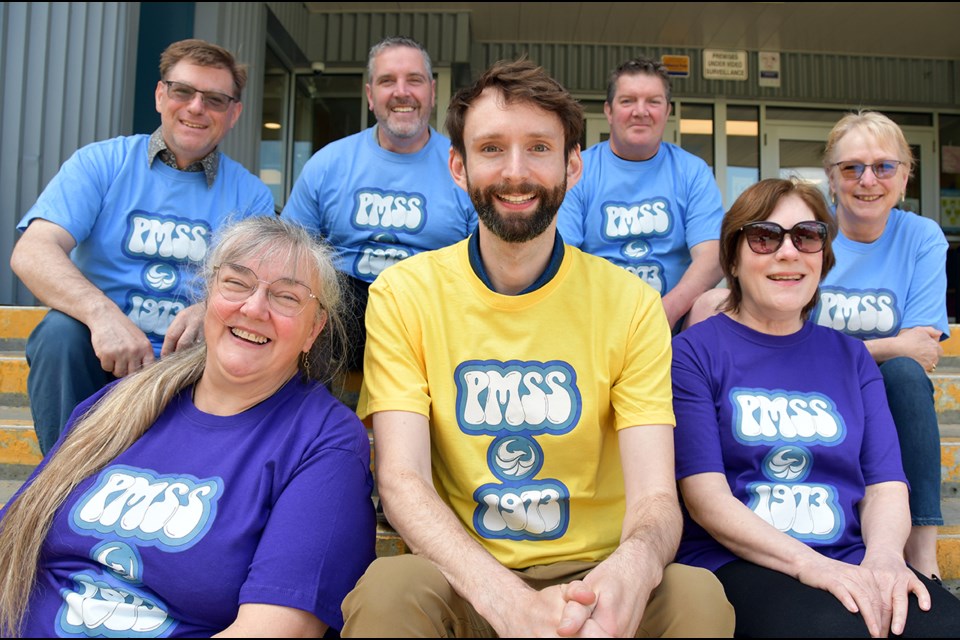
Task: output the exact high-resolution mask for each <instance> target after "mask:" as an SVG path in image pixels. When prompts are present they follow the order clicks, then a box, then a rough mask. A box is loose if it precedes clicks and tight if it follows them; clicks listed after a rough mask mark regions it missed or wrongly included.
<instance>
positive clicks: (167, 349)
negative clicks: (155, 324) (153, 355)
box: [160, 325, 184, 358]
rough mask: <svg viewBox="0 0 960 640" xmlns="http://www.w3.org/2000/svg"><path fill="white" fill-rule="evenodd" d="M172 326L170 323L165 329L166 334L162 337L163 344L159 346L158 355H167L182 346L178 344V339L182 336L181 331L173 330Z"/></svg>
mask: <svg viewBox="0 0 960 640" xmlns="http://www.w3.org/2000/svg"><path fill="white" fill-rule="evenodd" d="M173 329H174V327H173V326H172V325H171V326H170V327H169V328H168V329H167V335H166V336H164V338H163V346H162V347H160V357H161V358H162V357H164V356H168V355H170V354H171V353H173V352H174V351H176V350H177V349H180V348H182V346H181V345H180V339H181V338H182V337H183V335H184V332H183V331H177V330H173Z"/></svg>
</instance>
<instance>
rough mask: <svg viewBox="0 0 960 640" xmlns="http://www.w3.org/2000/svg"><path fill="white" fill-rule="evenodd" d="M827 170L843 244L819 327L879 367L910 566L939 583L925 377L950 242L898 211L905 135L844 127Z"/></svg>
mask: <svg viewBox="0 0 960 640" xmlns="http://www.w3.org/2000/svg"><path fill="white" fill-rule="evenodd" d="M823 166H824V169H825V170H826V173H827V178H828V180H829V184H830V193H831V197H832V199H833V201H834V202H835V206H836V219H837V223H838V225H839V227H840V234H839V235H838V236H837V241H836V243H835V245H834V248H835V251H836V255H837V267H836V269H834V270H833V271H832V272H831V273H830V275H829V276H828V277H827V278H826V279H825V280H824V283H823V287H822V289H821V302H820V306H819V307H818V308H817V309H816V311H815V312H814V315H813V320H814V322H817V323H818V324H822V325H824V326H828V327H832V328H834V329H838V330H840V331H843V332H844V333H847V334H849V335H851V336H854V337H857V338H860V339H861V340H864V342H865V344H866V345H867V349H868V350H869V351H870V355H872V356H873V359H874V360H875V361H876V362H877V363H878V364H879V365H880V372H881V373H882V374H883V379H884V383H885V385H886V389H887V400H888V402H889V404H890V409H891V411H892V413H893V419H894V423H895V424H896V425H897V432H898V435H899V440H900V449H901V452H902V455H903V466H904V470H905V471H906V474H907V480H908V481H909V482H910V513H911V518H912V524H913V528H912V530H911V533H910V537H909V538H908V539H907V544H906V548H905V550H904V553H905V556H906V559H907V562H908V563H909V564H910V566H912V567H914V568H915V569H917V570H919V571H920V572H921V573H923V574H924V575H927V576H939V575H940V571H939V567H938V566H937V526H938V525H942V524H943V516H942V514H941V511H940V430H939V426H938V424H937V414H936V409H935V406H934V399H933V385H932V384H931V382H930V379H929V377H928V375H927V372H932V371H934V370H935V369H936V368H937V362H938V360H939V357H940V355H941V354H942V353H943V351H942V349H941V348H940V341H941V340H943V339H946V338H947V337H948V335H949V325H948V321H947V307H946V300H947V276H946V260H947V241H946V239H945V238H944V235H943V231H942V230H941V229H940V226H939V225H938V224H937V223H936V222H934V221H933V220H930V219H928V218H923V217H921V216H918V215H916V214H914V213H911V212H909V211H904V210H902V209H899V208H897V204H898V203H899V202H900V201H902V200H903V198H904V194H905V192H906V188H907V180H908V178H909V177H910V174H911V172H912V169H913V156H912V154H911V151H910V146H909V145H908V144H907V141H906V140H905V139H904V136H903V132H902V131H901V130H900V127H898V126H897V125H896V124H895V123H894V122H893V121H892V120H890V119H889V118H887V117H886V116H884V115H882V114H880V113H876V112H870V111H864V112H860V113H853V114H849V115H847V116H845V117H843V118H842V119H841V120H840V121H839V122H838V123H837V124H836V126H834V128H833V130H832V131H831V132H830V136H829V138H828V139H827V146H826V149H825V151H824V157H823Z"/></svg>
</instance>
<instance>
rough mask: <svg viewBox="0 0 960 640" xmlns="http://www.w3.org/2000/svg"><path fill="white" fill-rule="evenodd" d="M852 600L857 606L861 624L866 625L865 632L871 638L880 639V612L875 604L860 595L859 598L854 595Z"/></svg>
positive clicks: (863, 595)
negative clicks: (861, 619) (861, 620)
mask: <svg viewBox="0 0 960 640" xmlns="http://www.w3.org/2000/svg"><path fill="white" fill-rule="evenodd" d="M854 599H856V601H857V606H858V608H859V609H860V616H861V617H862V618H863V622H864V624H865V625H867V631H868V632H869V633H870V637H871V638H880V637H882V632H881V627H880V612H879V611H878V608H877V607H876V603H873V602H871V601H870V598H868V597H867V596H866V594H862V593H861V594H860V595H859V597H858V596H857V595H856V594H855V595H854Z"/></svg>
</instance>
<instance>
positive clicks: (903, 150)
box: [823, 110, 914, 176]
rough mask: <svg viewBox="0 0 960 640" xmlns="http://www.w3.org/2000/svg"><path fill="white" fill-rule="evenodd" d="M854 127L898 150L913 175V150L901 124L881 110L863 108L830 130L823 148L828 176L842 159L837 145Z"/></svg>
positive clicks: (900, 159) (844, 118) (901, 160)
mask: <svg viewBox="0 0 960 640" xmlns="http://www.w3.org/2000/svg"><path fill="white" fill-rule="evenodd" d="M854 129H862V130H863V131H866V132H867V133H869V134H870V136H872V137H873V139H874V140H876V141H877V142H878V143H880V145H881V146H884V147H886V148H888V149H892V150H894V151H896V153H897V160H899V161H900V162H902V163H903V164H904V165H905V166H906V169H907V175H913V165H914V158H913V151H911V150H910V145H909V144H907V139H906V138H905V137H904V135H903V131H902V130H901V129H900V127H899V125H897V123H896V122H894V121H893V120H891V119H890V118H888V117H887V116H885V115H883V114H882V113H880V112H879V111H864V110H861V111H856V112H853V113H848V114H847V115H845V116H843V117H842V118H840V120H838V121H837V124H835V125H834V126H833V129H831V130H830V135H828V136H827V146H826V148H824V150H823V170H824V171H826V172H827V175H828V176H829V175H830V171H831V170H832V169H833V165H834V164H836V163H837V162H841V161H842V160H841V159H840V158H837V157H836V154H837V145H838V144H840V140H842V139H843V137H844V136H845V135H847V134H848V133H850V132H851V131H852V130H854Z"/></svg>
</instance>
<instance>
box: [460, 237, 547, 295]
mask: <svg viewBox="0 0 960 640" xmlns="http://www.w3.org/2000/svg"><path fill="white" fill-rule="evenodd" d="M467 254H468V255H469V256H470V266H471V267H473V272H474V273H475V274H476V275H477V277H478V278H480V281H481V282H483V284H485V285H487V289H490V291H496V290H495V289H494V288H493V283H492V282H491V281H490V276H488V275H487V270H486V269H484V268H483V260H482V259H481V258H480V233H479V230H478V231H474V232H473V234H472V235H471V236H470V240H469V241H468V244H467ZM562 262H563V238H561V237H560V231H559V230H558V231H557V232H556V236H555V237H554V239H553V253H551V254H550V262H548V263H547V268H546V269H544V270H543V273H541V274H540V277H539V278H537V279H536V280H534V281H533V283H532V284H531V285H530V286H529V287H527V288H526V289H524V290H523V291H521V292H520V293H518V294H517V295H518V296H522V295H524V294H526V293H532V292H534V291H536V290H537V289H539V288H540V287H542V286H543V285H545V284H547V283H548V282H550V281H551V280H553V276H555V275H557V271H559V270H560V263H562Z"/></svg>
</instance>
